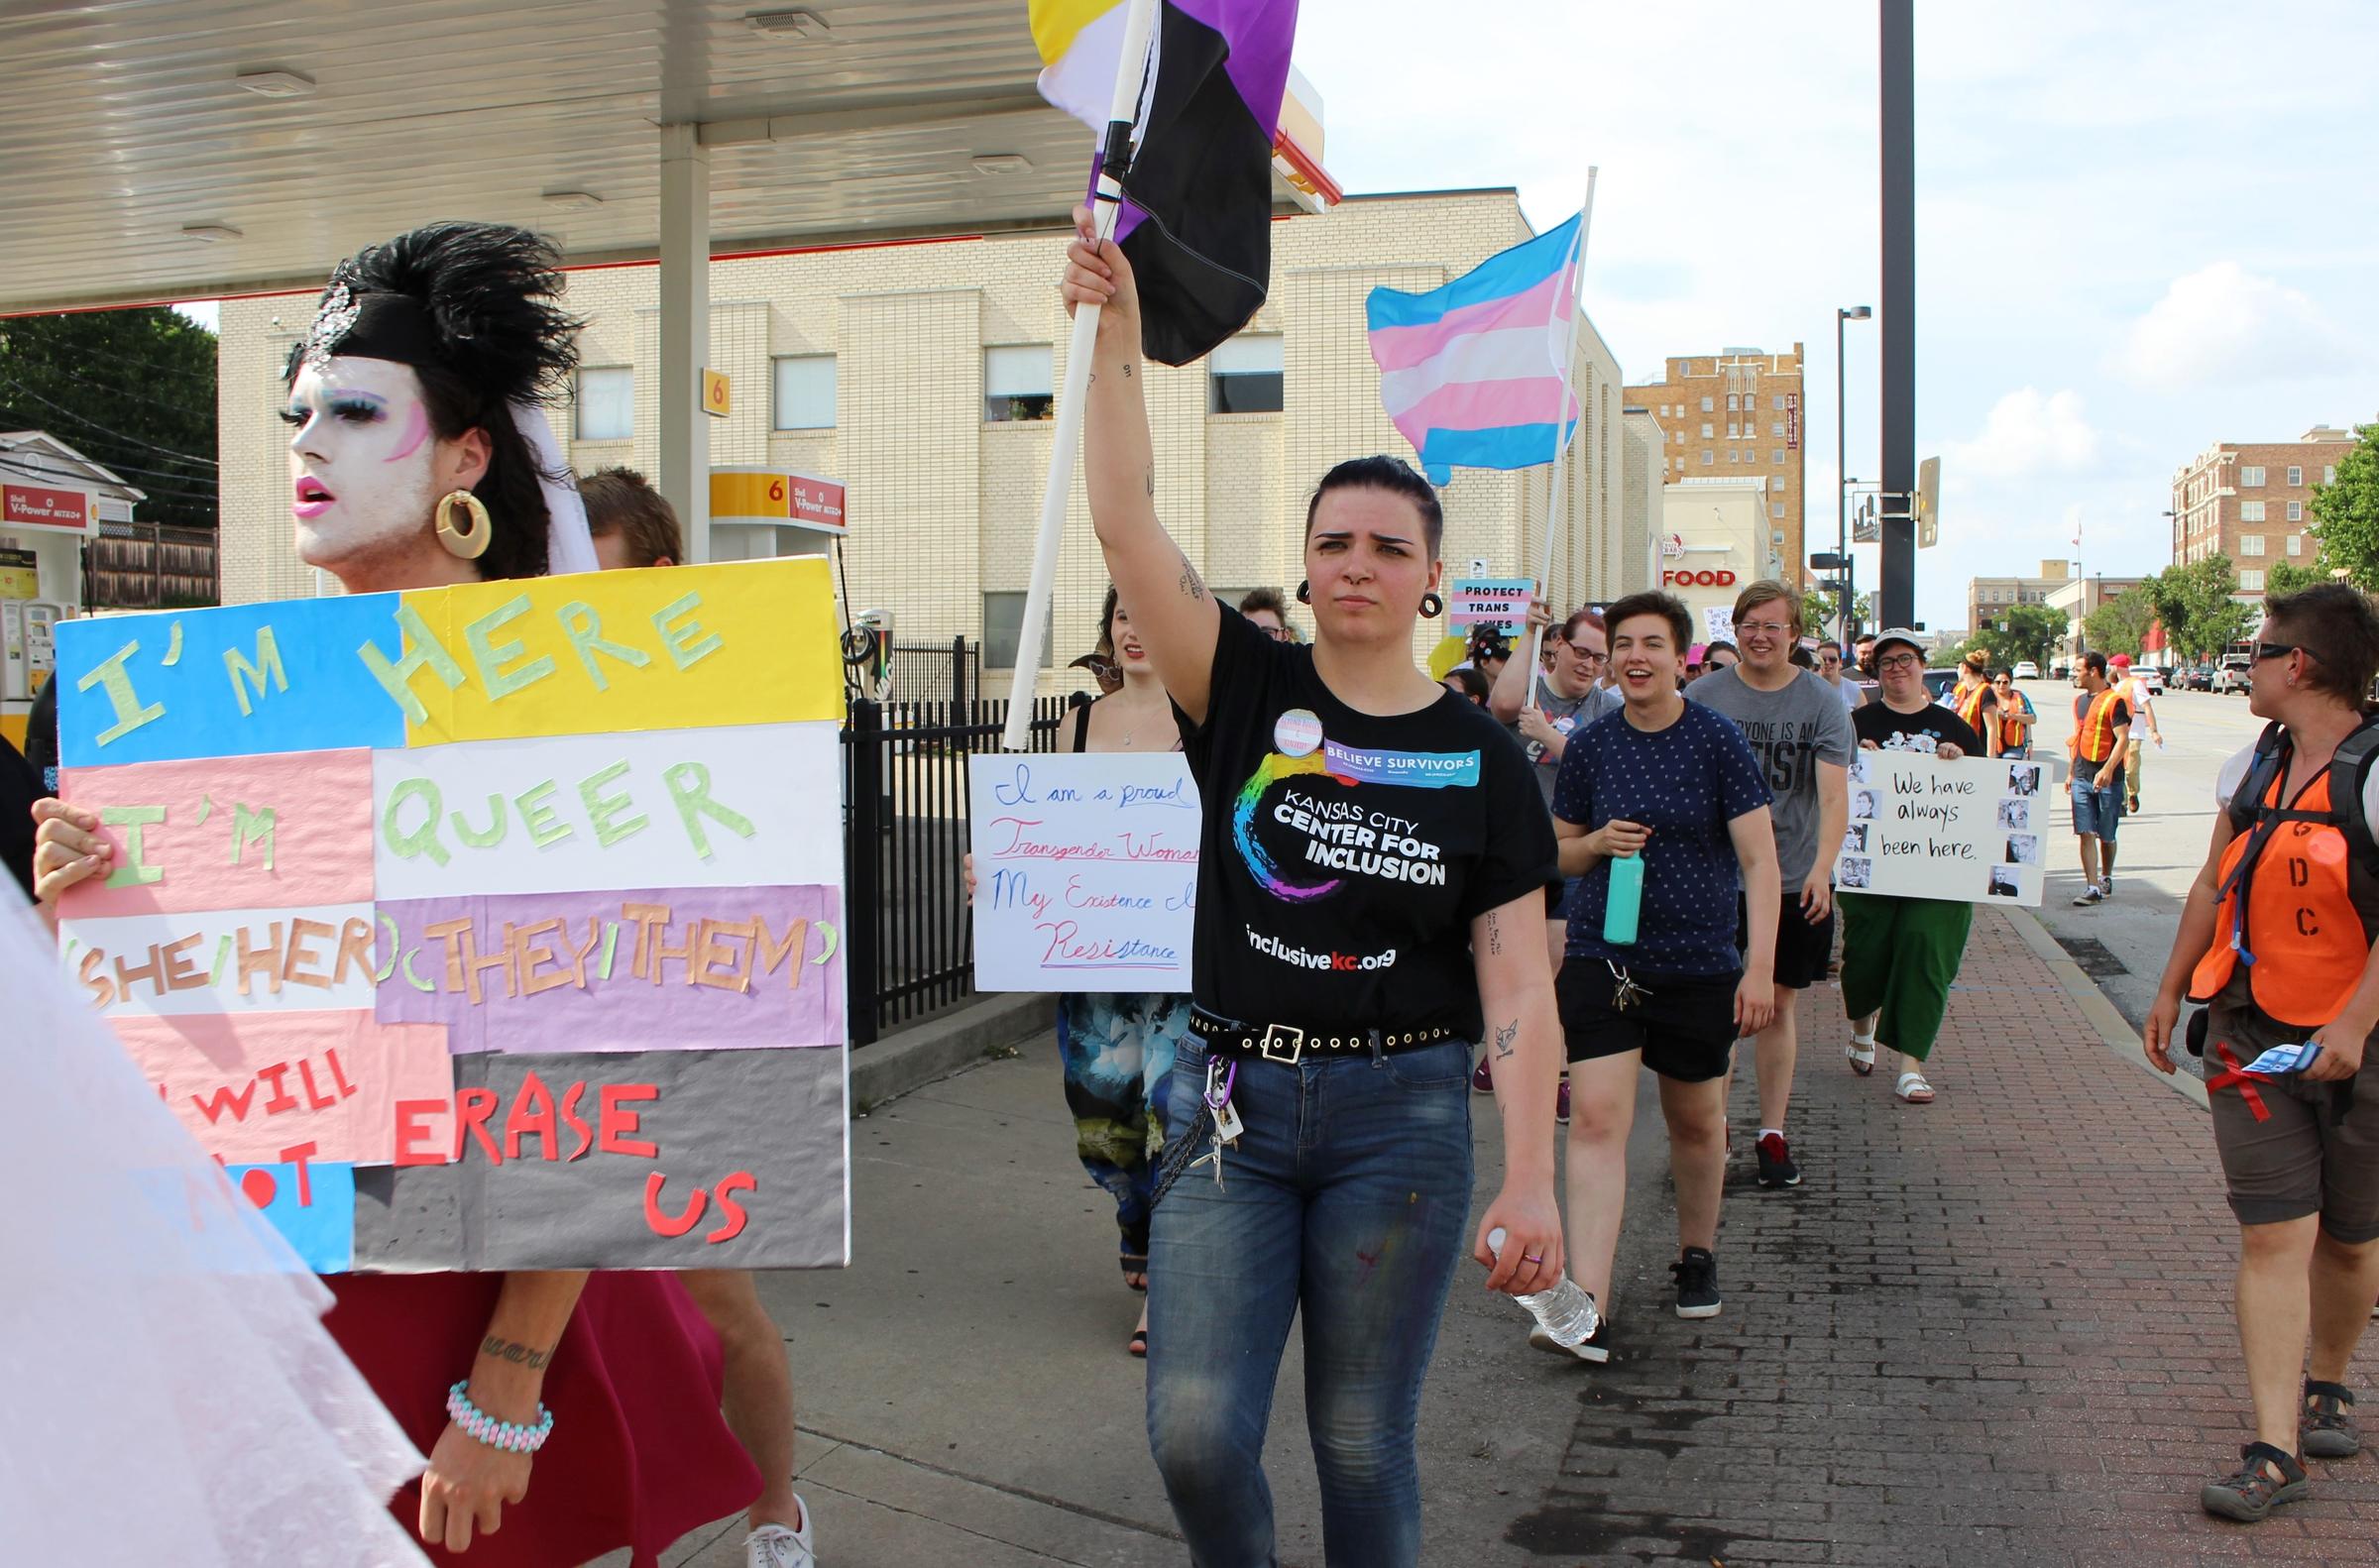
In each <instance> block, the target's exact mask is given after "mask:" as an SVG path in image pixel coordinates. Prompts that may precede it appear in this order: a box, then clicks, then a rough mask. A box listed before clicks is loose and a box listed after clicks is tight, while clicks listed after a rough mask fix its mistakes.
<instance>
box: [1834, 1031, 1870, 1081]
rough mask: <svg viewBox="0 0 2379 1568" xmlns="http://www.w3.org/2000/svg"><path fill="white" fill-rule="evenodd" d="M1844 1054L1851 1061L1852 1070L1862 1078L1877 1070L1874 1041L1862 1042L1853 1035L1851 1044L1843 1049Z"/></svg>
mask: <svg viewBox="0 0 2379 1568" xmlns="http://www.w3.org/2000/svg"><path fill="white" fill-rule="evenodd" d="M1842 1054H1843V1055H1844V1056H1846V1057H1848V1058H1850V1059H1851V1070H1852V1071H1853V1072H1856V1073H1858V1074H1859V1075H1860V1076H1861V1077H1863V1078H1864V1077H1866V1076H1867V1075H1868V1074H1869V1073H1870V1072H1872V1071H1874V1070H1875V1043H1874V1042H1873V1041H1872V1040H1861V1039H1860V1038H1859V1037H1858V1036H1857V1035H1853V1036H1852V1037H1851V1043H1850V1044H1849V1045H1847V1046H1845V1047H1843V1048H1842Z"/></svg>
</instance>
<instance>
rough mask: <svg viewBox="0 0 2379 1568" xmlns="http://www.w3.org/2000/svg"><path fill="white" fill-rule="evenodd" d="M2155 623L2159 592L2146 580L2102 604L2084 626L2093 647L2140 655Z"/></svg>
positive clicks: (2104, 651) (2135, 655) (2091, 614)
mask: <svg viewBox="0 0 2379 1568" xmlns="http://www.w3.org/2000/svg"><path fill="white" fill-rule="evenodd" d="M2154 624H2156V595H2155V593H2154V592H2153V591H2152V590H2151V589H2150V588H2149V587H2148V586H2147V585H2146V584H2144V583H2143V584H2141V585H2140V586H2139V587H2137V588H2134V589H2131V590H2130V591H2128V592H2127V593H2124V594H2122V595H2120V596H2118V597H2116V598H2114V599H2109V600H2107V601H2106V602H2105V603H2103V604H2101V605H2099V606H2098V608H2097V609H2096V610H2094V611H2092V612H2091V613H2090V618H2089V619H2088V620H2086V621H2084V622H2083V623H2082V626H2083V630H2084V631H2085V632H2086V633H2087V634H2088V635H2089V638H2090V645H2091V646H2092V647H2094V648H2096V649H2098V650H2099V651H2100V652H2102V653H2128V654H2130V655H2131V656H2132V657H2133V658H2137V657H2139V655H2140V653H2141V651H2142V650H2143V648H2144V647H2145V645H2146V643H2147V640H2148V628H2149V627H2150V626H2153V625H2154Z"/></svg>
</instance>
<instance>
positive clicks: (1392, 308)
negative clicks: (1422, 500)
mask: <svg viewBox="0 0 2379 1568" xmlns="http://www.w3.org/2000/svg"><path fill="white" fill-rule="evenodd" d="M1579 224H1580V220H1579V219H1577V218H1572V219H1570V220H1569V221H1568V222H1567V223H1564V224H1562V225H1561V226H1560V227H1558V228H1554V229H1548V230H1546V231H1545V232H1544V233H1542V234H1539V235H1538V236H1536V238H1534V239H1532V240H1529V241H1528V242H1527V243H1526V244H1522V245H1516V246H1514V247H1512V249H1510V250H1508V251H1504V252H1502V253H1500V254H1498V255H1495V256H1491V257H1489V258H1488V259H1487V260H1486V261H1484V262H1481V263H1480V264H1479V265H1478V266H1477V267H1475V268H1473V269H1471V270H1470V271H1469V272H1468V273H1465V274H1464V275H1463V276H1462V277H1460V278H1457V279H1455V280H1453V281H1452V282H1450V283H1447V284H1445V285H1443V286H1442V287H1438V288H1432V289H1430V290H1429V291H1428V292H1427V293H1425V294H1409V293H1405V292H1403V291H1402V290H1400V289H1395V288H1375V289H1373V290H1372V291H1371V293H1370V295H1369V297H1367V298H1366V299H1365V300H1364V304H1363V308H1364V315H1365V317H1366V319H1367V322H1368V324H1369V326H1370V330H1371V357H1372V359H1373V360H1375V361H1377V362H1378V364H1379V367H1380V400H1381V401H1382V402H1384V403H1386V404H1387V406H1388V417H1389V418H1390V419H1392V420H1394V421H1395V422H1396V427H1397V429H1399V430H1401V431H1403V432H1404V436H1405V439H1406V440H1408V441H1410V442H1412V443H1413V447H1414V450H1415V451H1416V452H1418V453H1419V454H1420V466H1421V467H1422V468H1423V469H1424V470H1426V471H1427V473H1428V476H1429V479H1430V482H1431V483H1433V484H1438V485H1442V484H1444V483H1446V481H1447V480H1449V479H1451V478H1452V477H1453V475H1452V471H1453V470H1454V469H1456V468H1531V467H1533V466H1534V465H1536V464H1538V463H1550V462H1551V461H1552V460H1553V455H1554V453H1555V452H1556V451H1558V450H1559V448H1560V446H1561V444H1562V443H1564V442H1566V441H1568V439H1569V437H1570V432H1571V431H1573V430H1575V429H1576V428H1577V420H1578V399H1577V396H1576V394H1575V393H1574V392H1572V393H1570V394H1569V395H1568V397H1567V399H1566V406H1564V398H1563V387H1564V381H1563V377H1562V369H1563V367H1562V364H1561V359H1562V356H1563V355H1565V354H1567V353H1568V352H1569V327H1570V316H1571V314H1572V313H1573V312H1574V311H1575V310H1576V309H1577V307H1578V302H1577V289H1576V275H1577V259H1578V233H1579ZM1556 409H1559V410H1560V411H1559V412H1558V413H1556V412H1555V410H1556ZM1556 419H1557V420H1558V421H1559V428H1558V431H1557V432H1556V429H1555V421H1556Z"/></svg>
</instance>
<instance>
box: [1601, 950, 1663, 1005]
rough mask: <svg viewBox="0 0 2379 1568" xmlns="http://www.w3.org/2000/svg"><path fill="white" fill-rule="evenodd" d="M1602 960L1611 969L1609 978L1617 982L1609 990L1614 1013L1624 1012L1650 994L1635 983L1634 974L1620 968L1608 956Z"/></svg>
mask: <svg viewBox="0 0 2379 1568" xmlns="http://www.w3.org/2000/svg"><path fill="white" fill-rule="evenodd" d="M1603 962H1604V964H1605V966H1607V967H1608V968H1609V969H1610V970H1611V978H1612V979H1614V980H1616V981H1618V982H1619V983H1618V984H1617V985H1615V986H1614V987H1613V988H1612V991H1611V1011H1613V1012H1615V1013H1624V1012H1626V1011H1627V1010H1628V1009H1629V1008H1631V1007H1634V1006H1635V1005H1637V1004H1638V1003H1639V1002H1642V1001H1643V999H1644V998H1645V997H1647V996H1649V995H1651V994H1652V993H1651V992H1650V991H1648V990H1646V989H1644V988H1643V986H1641V985H1638V984H1637V983H1636V979H1635V976H1633V975H1631V974H1629V973H1628V971H1627V970H1625V969H1623V968H1621V967H1620V966H1619V965H1618V964H1616V963H1612V962H1611V961H1610V960H1609V959H1608V958H1606V959H1604V960H1603Z"/></svg>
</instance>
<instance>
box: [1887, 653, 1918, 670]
mask: <svg viewBox="0 0 2379 1568" xmlns="http://www.w3.org/2000/svg"><path fill="white" fill-rule="evenodd" d="M1923 662H1924V661H1923V660H1922V659H1920V658H1918V657H1917V656H1916V655H1915V654H1913V653H1886V654H1884V655H1883V657H1881V658H1879V659H1877V660H1875V668H1876V669H1878V670H1913V669H1915V668H1916V667H1917V666H1918V665H1919V664H1922V663H1923Z"/></svg>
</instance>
